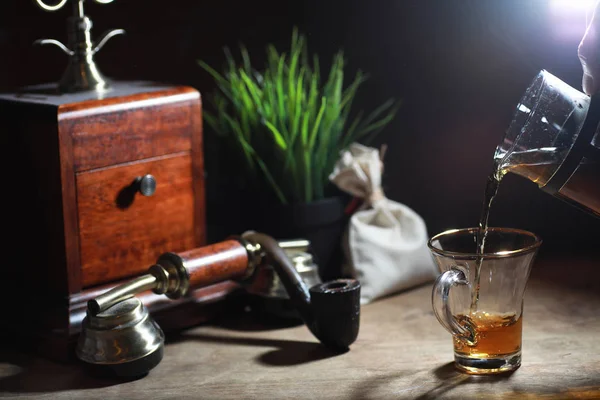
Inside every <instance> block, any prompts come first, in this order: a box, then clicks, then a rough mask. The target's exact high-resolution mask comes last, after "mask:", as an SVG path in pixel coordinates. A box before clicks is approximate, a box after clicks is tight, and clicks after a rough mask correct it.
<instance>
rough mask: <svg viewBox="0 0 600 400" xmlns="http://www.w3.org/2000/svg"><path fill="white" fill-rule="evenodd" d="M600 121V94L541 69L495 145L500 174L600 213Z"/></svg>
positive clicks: (597, 213)
mask: <svg viewBox="0 0 600 400" xmlns="http://www.w3.org/2000/svg"><path fill="white" fill-rule="evenodd" d="M599 123H600V94H597V95H594V96H592V97H590V96H588V95H586V94H584V93H582V92H580V91H578V90H576V89H574V88H573V87H571V86H569V85H568V84H566V83H565V82H563V81H561V80H560V79H558V78H557V77H555V76H553V75H552V74H550V73H549V72H547V71H545V70H542V71H541V72H540V73H539V74H538V75H537V76H536V77H535V79H534V80H533V82H532V83H531V85H530V86H529V88H528V89H527V91H526V92H525V94H524V95H523V97H522V98H521V100H520V102H519V104H518V105H517V110H516V111H515V114H514V117H513V120H512V122H511V123H510V125H509V128H508V130H507V132H506V135H505V137H504V139H503V141H502V143H501V144H500V145H499V146H498V147H497V148H496V152H495V154H494V162H495V166H496V170H497V171H498V173H499V175H500V178H501V177H502V176H504V175H505V174H506V173H508V172H512V173H514V174H517V175H520V176H522V177H525V178H527V179H529V180H531V181H532V182H535V183H537V185H538V186H539V187H540V188H541V189H542V190H544V191H545V192H547V193H549V194H551V195H553V196H556V197H558V198H560V199H562V200H565V201H566V202H568V203H570V204H572V205H575V206H577V207H578V208H581V209H583V210H585V211H587V212H589V213H591V214H592V215H595V216H597V217H600V132H599V128H600V125H599Z"/></svg>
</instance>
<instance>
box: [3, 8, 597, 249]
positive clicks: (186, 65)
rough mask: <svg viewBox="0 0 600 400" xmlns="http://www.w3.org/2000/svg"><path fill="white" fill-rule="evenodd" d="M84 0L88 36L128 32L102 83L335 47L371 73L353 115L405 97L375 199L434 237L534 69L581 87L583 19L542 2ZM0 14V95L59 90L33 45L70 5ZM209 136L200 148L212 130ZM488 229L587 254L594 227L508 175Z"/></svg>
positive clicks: (48, 59)
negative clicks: (295, 40) (289, 50)
mask: <svg viewBox="0 0 600 400" xmlns="http://www.w3.org/2000/svg"><path fill="white" fill-rule="evenodd" d="M86 3H87V10H86V11H87V14H88V15H90V16H91V18H92V19H93V21H94V23H95V26H94V30H93V33H94V36H95V37H98V36H99V35H100V34H101V33H102V32H103V31H104V30H106V29H112V28H124V29H126V30H127V33H128V34H127V36H124V37H118V38H115V39H113V40H112V42H111V43H109V44H108V45H107V46H106V47H105V48H104V49H103V50H102V51H101V52H100V53H99V54H98V56H97V57H96V61H97V63H98V65H99V67H100V68H101V70H102V71H103V72H104V73H105V74H106V75H107V76H109V77H112V78H115V79H120V80H125V79H135V80H140V79H148V80H155V81H161V82H169V83H176V84H185V85H192V86H194V87H196V88H198V89H199V90H200V91H201V92H202V93H203V94H204V95H205V97H206V95H208V94H209V93H210V92H211V91H212V89H213V84H212V81H211V79H210V77H209V76H208V75H207V74H206V73H205V72H204V71H203V70H201V69H200V67H198V65H197V64H196V60H197V59H199V58H202V59H204V60H205V61H207V62H208V63H210V64H212V65H215V66H219V65H222V63H223V61H224V58H223V52H222V49H223V46H230V47H233V48H235V47H236V45H237V44H238V43H239V42H243V43H244V44H245V45H246V46H247V47H248V49H249V50H250V53H251V56H252V59H253V62H256V63H259V62H260V61H261V60H262V57H263V54H264V52H263V50H264V47H265V45H266V43H269V42H271V43H275V44H276V46H277V47H279V48H280V49H282V50H284V49H285V48H286V46H287V44H288V42H289V38H290V34H291V31H292V27H293V26H294V25H295V26H298V27H299V28H300V30H301V31H302V32H304V33H306V34H307V35H308V39H309V49H310V50H312V51H313V52H316V53H317V54H319V56H320V57H321V59H322V60H326V59H330V57H331V55H332V54H333V53H334V52H335V51H336V50H338V49H339V48H343V49H344V50H345V54H346V56H347V58H348V62H349V65H348V72H349V73H352V72H353V71H355V70H356V69H357V68H360V69H362V70H363V71H365V72H367V73H368V74H369V75H370V76H371V78H370V80H369V81H368V82H367V83H366V84H365V85H364V86H363V88H362V90H361V91H359V99H358V103H357V106H358V107H357V108H365V109H367V110H369V109H372V108H374V107H375V106H377V105H378V104H380V103H381V102H383V101H384V100H386V99H388V98H389V97H397V98H401V99H403V101H404V105H403V107H402V110H401V112H400V114H399V116H398V117H397V118H396V120H395V121H394V122H393V123H392V124H391V125H390V126H389V127H388V128H387V129H386V130H385V132H383V134H382V135H381V136H380V137H379V139H378V141H377V143H376V145H378V144H381V143H387V145H388V147H389V149H388V154H387V157H386V170H385V176H384V186H385V191H386V193H387V195H388V197H390V198H391V199H393V200H396V201H399V202H402V203H405V204H407V205H408V206H410V207H412V208H413V209H415V210H416V211H417V212H418V213H419V214H420V215H422V216H423V218H424V219H425V221H426V223H427V226H428V229H429V231H430V233H431V234H434V233H437V232H439V231H441V230H445V229H448V228H458V227H467V226H474V225H476V223H477V221H478V217H479V212H480V207H481V201H482V195H483V189H484V183H485V179H486V176H487V175H488V174H489V172H490V169H491V164H492V155H493V152H494V149H495V147H496V145H497V144H498V143H499V142H500V140H501V138H502V135H503V132H504V130H505V129H506V127H507V126H508V123H509V122H510V118H511V116H512V112H513V109H514V106H515V105H516V103H517V102H518V100H519V98H520V96H521V94H522V93H523V92H524V90H525V89H526V87H527V85H528V84H529V82H530V81H531V80H532V78H533V77H534V76H535V74H536V73H537V72H538V71H539V70H540V69H547V70H549V71H550V72H551V73H553V74H555V75H557V76H559V77H560V78H561V79H563V80H564V81H566V82H567V83H569V84H571V85H572V86H574V87H576V88H578V89H580V88H581V74H582V72H581V66H580V64H579V60H578V58H577V45H578V43H579V41H580V40H581V37H582V35H583V33H584V29H585V14H584V13H569V12H566V11H563V12H556V11H555V9H554V8H553V4H554V3H553V2H552V1H550V0H547V1H534V0H527V1H524V0H495V1H492V0H488V1H481V0H419V1H416V0H412V1H409V0H298V1H271V0H269V1H266V0H262V1H261V0H256V1H253V2H242V1H232V0H222V1H220V2H203V1H197V0H173V1H170V2H165V1H159V0H115V2H114V3H112V4H109V5H97V4H95V3H93V2H91V1H88V2H86ZM0 7H1V8H0V54H1V56H0V72H1V74H0V90H3V91H4V90H12V89H14V88H16V87H18V86H22V85H29V84H34V83H42V82H47V81H56V80H58V79H59V77H60V75H61V73H62V72H63V70H64V67H65V65H66V64H65V63H66V56H65V55H64V54H62V53H61V52H60V51H59V50H58V49H55V48H34V47H32V45H31V44H32V42H33V41H34V40H36V39H38V38H43V37H47V38H56V39H59V40H62V41H66V31H65V27H66V26H65V24H66V18H67V17H68V16H69V14H70V7H66V8H65V9H63V10H61V11H59V12H55V13H46V12H43V11H41V10H39V9H38V8H37V6H36V5H35V4H34V1H33V0H3V1H2V4H1V5H0ZM325 67H326V65H325ZM3 134H7V133H6V132H5V133H3ZM205 135H206V141H207V143H206V146H207V148H208V149H210V148H211V146H212V145H213V144H212V141H213V138H212V137H211V132H210V131H208V130H207V131H206V132H205ZM207 158H208V161H209V163H208V164H207V172H208V181H209V186H208V190H209V198H211V197H212V198H214V197H215V195H214V192H213V193H211V192H210V191H216V190H218V188H216V187H218V184H216V183H215V180H214V179H212V181H211V177H214V176H216V175H217V172H218V171H216V168H217V167H216V166H217V160H214V157H213V159H211V152H210V151H209V150H207ZM242 200H243V199H242ZM208 212H209V213H210V217H211V218H212V219H213V221H214V220H219V218H220V215H223V214H225V213H227V210H225V209H223V208H222V207H221V208H220V207H219V206H215V205H214V204H212V203H211V204H210V208H209V210H208ZM491 225H503V226H511V227H518V228H523V229H528V230H532V231H534V232H536V233H538V234H540V235H541V236H542V237H543V238H544V239H545V246H543V250H542V251H543V252H544V253H547V254H548V253H553V252H557V251H565V252H568V253H588V252H591V251H594V250H595V249H596V248H597V239H598V234H597V232H598V229H599V228H600V219H595V218H593V217H591V216H588V215H587V214H584V213H583V212H581V211H579V210H577V209H575V208H573V207H571V206H569V205H567V204H565V203H563V202H561V201H560V200H557V199H554V198H552V197H550V196H548V195H547V194H545V193H543V192H542V191H540V190H539V189H537V187H536V186H535V185H534V184H533V183H530V182H528V181H525V180H524V179H522V178H519V177H516V176H510V175H509V176H508V177H507V178H505V181H504V182H503V184H502V186H501V188H500V194H499V196H498V198H497V200H496V203H495V206H494V207H493V209H492V215H491Z"/></svg>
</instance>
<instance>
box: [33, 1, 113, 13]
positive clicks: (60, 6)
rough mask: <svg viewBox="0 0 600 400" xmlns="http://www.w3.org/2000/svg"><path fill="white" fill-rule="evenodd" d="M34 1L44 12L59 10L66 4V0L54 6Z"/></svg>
mask: <svg viewBox="0 0 600 400" xmlns="http://www.w3.org/2000/svg"><path fill="white" fill-rule="evenodd" d="M36 1H37V3H38V5H39V6H40V7H42V9H44V10H46V11H56V10H60V9H61V8H62V7H63V6H64V5H65V4H66V3H67V0H61V1H60V2H59V3H58V4H56V5H54V6H49V5H48V4H46V3H44V2H43V1H42V0H36ZM110 1H112V0H110Z"/></svg>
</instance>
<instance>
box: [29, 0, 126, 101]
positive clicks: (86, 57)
mask: <svg viewBox="0 0 600 400" xmlns="http://www.w3.org/2000/svg"><path fill="white" fill-rule="evenodd" d="M36 1H37V4H38V5H39V6H40V8H42V9H43V10H46V11H57V10H60V9H61V8H63V7H64V6H65V5H66V4H67V2H68V1H69V0H60V1H59V2H58V3H57V4H55V5H48V4H46V3H44V2H43V1H42V0H36ZM84 1H85V0H71V2H72V4H73V16H72V17H70V18H69V19H68V20H67V23H68V39H69V41H68V45H64V44H63V43H61V42H59V41H58V40H54V39H40V40H36V41H35V42H34V44H39V45H47V44H51V45H54V46H57V47H58V48H59V49H61V50H62V51H63V52H65V53H66V54H67V55H68V56H69V64H68V66H67V69H66V71H65V72H64V74H63V76H62V78H61V80H60V82H59V85H58V87H59V90H60V91H61V92H80V91H88V90H92V91H96V92H105V91H107V90H108V89H109V84H108V81H107V79H106V78H105V77H104V76H103V75H102V73H101V72H100V71H99V70H98V68H97V67H96V63H95V62H94V55H95V54H96V53H98V52H99V51H100V49H101V48H102V47H103V46H104V45H105V44H106V43H107V42H108V41H109V40H110V39H111V38H112V37H114V36H116V35H122V34H124V33H125V31H124V30H123V29H115V30H112V31H109V32H106V33H105V34H103V35H102V37H101V38H100V39H99V40H98V41H97V42H96V43H93V42H92V35H91V30H92V26H93V24H92V20H91V19H90V18H88V17H87V16H86V15H85V14H84V11H83V3H84ZM94 1H95V2H96V3H100V4H108V3H112V2H113V0H94Z"/></svg>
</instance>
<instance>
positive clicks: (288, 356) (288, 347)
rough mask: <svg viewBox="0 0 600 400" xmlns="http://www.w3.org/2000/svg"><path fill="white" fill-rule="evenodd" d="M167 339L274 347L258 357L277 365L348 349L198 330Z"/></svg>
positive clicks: (260, 361) (308, 359) (291, 363)
mask: <svg viewBox="0 0 600 400" xmlns="http://www.w3.org/2000/svg"><path fill="white" fill-rule="evenodd" d="M167 340H168V343H176V342H180V341H189V340H195V341H199V342H211V343H221V344H223V345H246V346H259V347H274V348H275V349H274V350H271V351H268V352H266V353H263V354H261V355H260V356H259V357H257V361H258V362H259V363H260V364H263V365H267V366H276V367H283V366H292V365H299V364H306V363H309V362H314V361H318V360H324V359H327V358H331V357H335V356H338V355H340V354H343V353H345V352H347V350H346V351H333V350H330V349H328V348H327V347H325V346H323V345H322V344H321V343H318V342H301V341H297V340H280V339H267V338H250V337H230V336H217V335H209V334H204V333H196V332H191V333H186V334H184V335H179V336H169V337H168V338H167ZM315 340H316V339H315Z"/></svg>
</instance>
